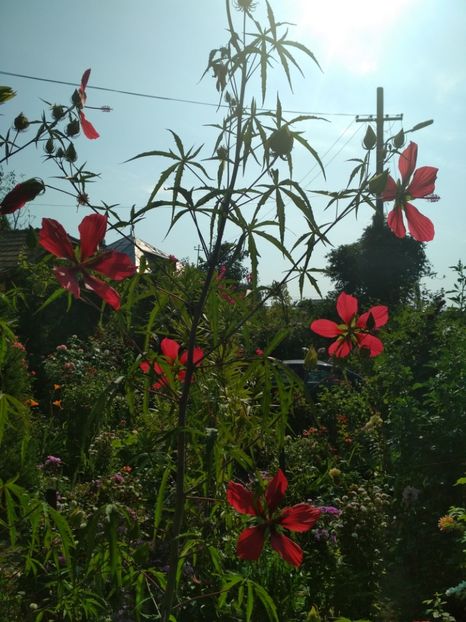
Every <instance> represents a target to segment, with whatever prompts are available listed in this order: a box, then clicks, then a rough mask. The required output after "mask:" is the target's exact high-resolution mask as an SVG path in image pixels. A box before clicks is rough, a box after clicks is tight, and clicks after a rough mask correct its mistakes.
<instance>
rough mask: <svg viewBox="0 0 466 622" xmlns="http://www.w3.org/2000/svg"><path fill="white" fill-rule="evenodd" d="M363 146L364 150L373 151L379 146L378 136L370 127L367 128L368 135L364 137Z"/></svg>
mask: <svg viewBox="0 0 466 622" xmlns="http://www.w3.org/2000/svg"><path fill="white" fill-rule="evenodd" d="M362 144H363V145H364V148H365V149H368V150H370V149H373V148H374V147H375V145H376V144H377V136H376V135H375V132H374V130H373V129H372V127H371V126H370V125H368V126H367V130H366V135H365V136H364V140H363V141H362Z"/></svg>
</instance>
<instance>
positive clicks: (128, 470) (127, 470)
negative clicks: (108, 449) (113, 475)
mask: <svg viewBox="0 0 466 622" xmlns="http://www.w3.org/2000/svg"><path fill="white" fill-rule="evenodd" d="M121 470H122V471H123V473H131V471H132V470H133V468H132V467H130V466H128V465H127V464H126V465H125V466H124V467H122V468H121Z"/></svg>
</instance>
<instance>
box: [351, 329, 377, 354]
mask: <svg viewBox="0 0 466 622" xmlns="http://www.w3.org/2000/svg"><path fill="white" fill-rule="evenodd" d="M356 339H357V340H358V345H359V347H360V348H367V349H368V350H369V354H370V356H378V355H379V354H382V352H383V343H382V342H381V341H380V339H379V338H378V337H374V335H368V334H367V333H366V334H360V335H356Z"/></svg>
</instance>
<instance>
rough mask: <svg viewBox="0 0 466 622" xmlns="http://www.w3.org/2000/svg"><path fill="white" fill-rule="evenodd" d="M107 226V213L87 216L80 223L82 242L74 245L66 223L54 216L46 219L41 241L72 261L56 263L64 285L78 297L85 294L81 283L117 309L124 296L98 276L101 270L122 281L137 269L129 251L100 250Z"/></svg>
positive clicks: (50, 249)
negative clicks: (65, 227)
mask: <svg viewBox="0 0 466 622" xmlns="http://www.w3.org/2000/svg"><path fill="white" fill-rule="evenodd" d="M106 230H107V216H102V215H101V214H91V215H90V216H86V217H85V218H83V220H82V222H81V224H80V225H79V234H80V240H81V244H80V246H79V247H77V248H75V249H73V246H72V244H71V240H70V238H69V237H68V235H67V233H66V231H65V230H64V228H63V227H62V225H61V224H60V223H59V222H57V221H56V220H53V219H52V218H43V219H42V229H41V230H40V232H39V243H40V244H41V246H43V247H44V248H45V250H47V251H49V253H52V255H55V257H59V258H61V259H66V260H67V261H68V264H69V265H59V266H55V268H54V273H55V276H56V278H57V281H58V282H59V283H60V285H61V286H62V287H64V288H65V289H68V290H69V291H70V292H71V293H72V294H73V296H74V297H75V298H81V290H80V283H83V284H84V287H86V289H89V290H91V291H93V292H94V293H96V294H97V296H100V298H102V299H103V300H105V302H106V303H108V304H109V305H110V306H111V307H113V308H114V309H115V310H118V309H119V308H120V296H119V294H118V293H117V292H116V291H115V290H114V289H113V288H112V287H110V285H108V283H105V281H102V280H101V279H98V278H96V277H95V276H93V275H92V274H91V272H97V273H98V274H103V275H104V276H107V277H109V278H110V279H113V280H114V281H122V280H123V279H126V278H127V277H130V276H132V275H133V274H134V273H135V272H136V266H134V265H133V264H132V263H131V260H130V258H129V257H128V255H125V254H124V253H120V252H118V251H98V247H99V245H100V243H101V242H102V240H103V239H104V236H105V231H106Z"/></svg>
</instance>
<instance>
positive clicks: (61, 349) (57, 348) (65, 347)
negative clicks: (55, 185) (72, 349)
mask: <svg viewBox="0 0 466 622" xmlns="http://www.w3.org/2000/svg"><path fill="white" fill-rule="evenodd" d="M55 350H58V351H59V352H65V351H66V350H68V347H67V346H65V344H64V343H62V344H60V345H59V346H57V347H56V348H55Z"/></svg>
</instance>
